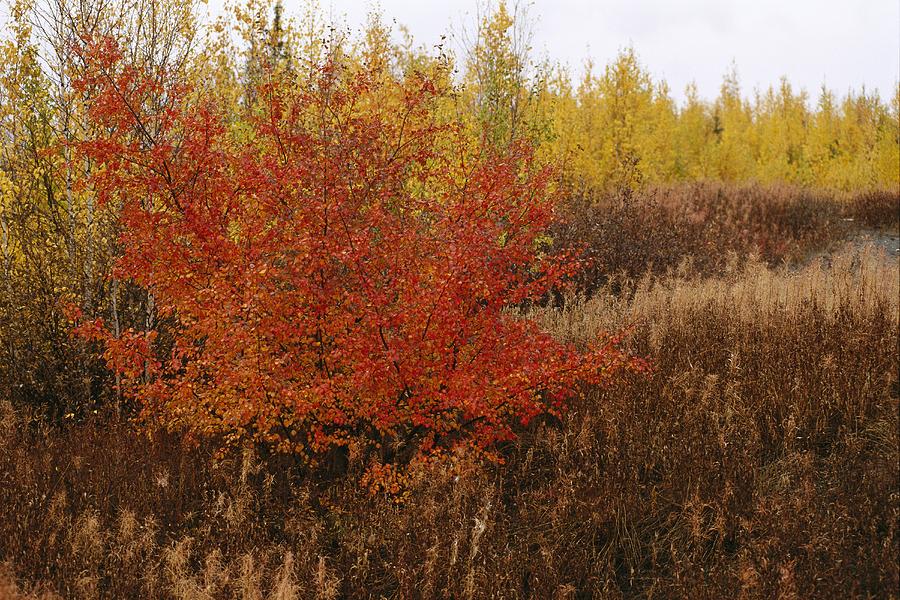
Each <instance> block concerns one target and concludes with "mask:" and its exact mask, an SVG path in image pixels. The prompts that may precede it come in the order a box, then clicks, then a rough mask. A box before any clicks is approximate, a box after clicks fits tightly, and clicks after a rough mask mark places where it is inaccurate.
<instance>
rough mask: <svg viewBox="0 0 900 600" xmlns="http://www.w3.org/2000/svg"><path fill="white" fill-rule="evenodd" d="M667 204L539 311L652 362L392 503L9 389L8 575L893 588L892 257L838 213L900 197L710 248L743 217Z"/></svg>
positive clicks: (609, 588) (433, 589)
mask: <svg viewBox="0 0 900 600" xmlns="http://www.w3.org/2000/svg"><path fill="white" fill-rule="evenodd" d="M679 193H682V192H679ZM741 193H742V194H744V195H745V196H746V197H750V198H752V197H754V195H757V196H758V195H759V192H758V191H753V190H749V191H746V190H745V191H743V192H741ZM712 197H713V198H716V197H719V192H716V193H715V194H713V195H712ZM895 201H896V200H895V198H894V199H892V198H890V197H888V199H887V200H884V201H883V202H884V205H885V206H886V207H888V208H890V206H891V204H890V203H891V202H895ZM666 202H675V201H674V200H671V197H670V198H668V199H667V198H662V199H660V198H659V197H657V199H656V200H654V204H653V206H655V207H656V208H655V209H654V210H656V211H658V212H657V213H655V216H653V215H651V216H653V218H658V219H660V222H661V223H662V224H663V225H664V224H665V223H666V220H665V219H667V218H670V219H671V222H672V223H674V224H675V226H674V228H673V229H670V230H666V229H664V228H662V227H660V228H657V229H655V230H651V231H649V232H648V233H647V234H646V235H644V236H643V237H642V236H635V238H634V239H635V240H636V241H635V242H634V244H633V247H634V252H635V253H637V254H638V258H631V255H630V254H627V253H624V252H623V253H620V254H619V255H618V256H619V257H620V258H621V259H622V260H623V262H621V263H620V264H619V265H617V266H618V267H620V268H617V269H612V268H608V269H607V271H608V272H609V273H617V275H615V276H614V277H613V276H610V277H607V278H605V279H603V280H602V281H600V280H598V281H595V282H591V284H590V285H585V286H583V288H584V289H589V291H590V295H584V294H582V295H580V296H568V297H565V298H561V299H560V302H556V303H548V305H547V306H545V307H536V308H532V309H530V310H529V311H528V314H527V317H528V318H534V319H537V320H538V321H539V322H540V323H541V324H542V325H543V326H545V327H546V328H547V329H549V330H550V331H552V332H553V333H554V334H555V335H557V336H560V337H562V338H565V339H569V340H573V341H576V342H578V341H582V340H587V339H588V338H590V337H591V336H592V335H593V334H594V333H596V332H598V331H604V330H606V331H616V330H622V329H625V330H627V331H628V336H627V339H626V342H625V343H626V344H627V346H628V347H629V349H630V350H631V351H633V352H634V353H635V354H637V355H640V356H643V357H646V358H647V360H648V361H649V362H650V364H651V365H652V370H651V371H650V373H649V374H641V375H637V374H635V375H629V376H628V377H627V378H625V379H620V380H618V381H616V382H615V383H612V384H610V385H608V386H607V387H604V388H598V389H592V390H588V391H587V393H586V394H585V399H584V401H582V402H580V403H579V404H578V405H577V406H572V407H571V410H570V411H569V412H568V413H567V415H566V416H565V418H564V419H563V420H562V421H561V422H553V421H550V420H546V421H544V422H542V423H540V424H533V425H532V426H531V427H529V428H528V429H526V430H523V431H522V432H521V435H520V436H519V438H518V440H517V441H516V442H515V443H511V444H509V445H508V446H506V447H503V448H501V449H500V451H501V454H502V456H503V461H502V463H500V464H496V463H489V464H486V465H485V464H476V463H475V462H472V461H469V460H463V459H459V460H457V461H455V462H452V463H444V464H441V465H440V466H439V467H435V468H434V469H432V470H431V471H428V472H423V473H420V474H419V478H418V479H417V480H415V481H414V482H413V484H412V485H411V488H410V489H409V490H408V493H407V495H405V496H403V497H402V498H400V499H399V501H398V499H396V498H387V497H373V496H371V495H369V493H368V492H367V491H366V490H364V489H361V488H360V487H359V486H358V484H357V482H356V480H355V478H354V473H355V471H354V469H356V467H355V466H354V465H351V466H350V473H349V474H347V475H344V476H335V475H333V474H332V475H329V474H328V473H317V474H309V473H304V472H303V471H302V469H300V468H299V467H297V466H296V465H292V464H288V463H286V462H285V461H284V459H279V458H277V457H266V456H262V455H260V454H258V453H256V452H253V451H250V450H247V451H245V452H244V453H243V454H240V453H239V454H235V455H230V456H226V457H225V458H222V459H217V458H214V457H213V456H212V455H211V452H209V451H207V450H206V449H205V448H203V447H201V448H199V449H192V448H184V447H182V446H181V445H180V444H179V443H178V442H177V440H176V439H175V438H174V437H171V436H166V435H161V434H160V435H156V436H153V437H152V438H151V437H148V436H146V435H145V434H142V433H140V432H138V431H136V430H135V429H134V428H133V427H132V426H131V425H129V424H128V423H127V422H118V423H116V422H113V423H110V422H108V420H106V419H103V418H99V417H98V418H96V419H93V420H91V419H88V420H86V421H84V422H81V423H77V424H72V425H68V426H57V425H47V424H45V423H43V422H42V421H41V420H40V419H39V418H37V417H36V416H33V415H29V413H28V412H27V411H24V410H14V409H13V408H12V406H11V405H10V404H9V403H4V404H3V405H2V418H0V425H2V434H0V444H2V448H0V562H2V564H3V568H2V569H3V570H2V575H0V581H2V583H0V596H3V597H9V598H56V597H65V598H97V597H104V598H156V597H161V598H254V599H255V598H278V599H287V598H366V597H372V598H381V597H385V598H416V597H422V598H430V597H435V598H592V597H594V598H633V597H652V598H671V597H684V598H722V597H743V598H775V597H778V598H850V597H855V598H876V597H877V598H892V597H893V598H896V597H897V590H898V586H900V571H898V562H897V556H898V553H900V530H898V522H900V487H898V484H900V473H898V468H900V466H898V465H900V447H898V426H900V423H898V396H900V389H898V366H900V349H898V327H900V305H898V303H900V300H898V298H900V272H898V263H897V258H896V255H894V256H891V255H890V252H889V250H890V249H889V248H888V251H887V252H886V251H885V249H884V248H883V247H872V246H868V245H863V244H860V243H853V244H847V243H842V242H839V239H840V238H841V237H845V234H846V231H843V230H841V231H837V230H838V229H839V228H840V227H844V225H841V223H844V221H842V219H844V218H854V219H859V220H865V219H871V222H869V221H866V223H867V224H868V225H869V226H879V225H880V226H882V227H888V228H891V227H894V228H895V227H896V223H892V222H891V212H890V211H889V210H884V209H882V210H883V213H884V214H883V215H882V216H878V215H876V216H873V217H865V216H863V215H862V214H860V213H859V212H857V213H855V214H857V216H855V217H847V216H846V213H841V212H840V210H838V209H834V211H836V212H834V214H830V213H827V211H826V212H823V211H825V209H822V210H818V211H814V212H813V213H811V215H809V214H808V215H807V216H805V217H804V216H802V215H801V216H800V217H798V216H796V214H795V212H792V211H794V210H795V209H797V207H796V206H795V205H794V204H792V201H791V200H790V198H788V200H785V201H783V202H782V201H780V200H779V201H778V202H777V203H775V204H765V205H762V206H760V205H756V206H751V207H750V208H749V209H748V211H749V212H750V213H752V214H754V215H756V216H753V217H752V219H756V220H759V221H762V223H763V225H765V227H766V228H767V229H766V228H763V227H762V226H760V227H759V228H758V229H757V230H756V231H755V232H754V231H748V233H747V235H746V236H745V238H744V239H746V240H749V241H747V242H746V243H744V244H743V245H741V244H739V243H738V242H733V243H732V244H731V245H730V246H727V247H717V245H718V246H722V245H724V241H723V240H726V239H732V238H733V236H729V235H728V234H727V231H726V230H727V229H728V227H731V225H729V223H738V226H740V222H739V221H740V219H738V218H737V217H733V216H732V217H727V218H725V217H722V218H718V220H716V218H714V217H710V216H709V214H711V213H712V212H713V211H712V209H710V210H709V211H708V212H707V216H706V217H704V218H705V219H709V218H713V221H711V223H712V225H709V226H705V228H703V229H702V231H704V232H706V233H705V234H693V233H691V235H693V236H694V238H689V237H687V236H688V234H689V233H690V232H691V231H699V229H697V230H691V229H690V228H689V227H688V225H687V224H688V223H690V222H691V220H690V219H691V218H694V217H691V214H692V213H691V212H689V211H688V210H687V208H686V206H687V205H686V204H685V203H684V202H681V203H680V204H678V206H679V207H680V208H679V210H678V211H676V210H673V209H671V208H666V206H667V205H666ZM723 203H724V204H727V205H728V206H738V203H737V202H733V201H724V200H723ZM716 206H718V205H716ZM773 206H774V208H773ZM822 206H831V205H826V204H823V205H822ZM844 206H845V209H842V210H850V209H846V206H847V205H844ZM862 206H865V207H866V208H867V209H870V210H871V211H872V212H876V209H874V208H871V207H872V202H869V203H868V204H862ZM832 208H833V207H832ZM695 209H696V206H694V207H692V208H691V210H695ZM776 209H777V210H776ZM628 210H632V209H629V208H627V207H626V208H623V209H622V210H621V211H620V212H618V213H615V212H612V213H609V214H610V215H611V216H610V218H611V219H613V218H616V219H619V220H618V221H616V225H615V228H613V226H611V225H609V224H607V225H606V229H605V231H606V235H603V230H599V231H598V232H597V234H596V235H597V237H596V239H597V240H605V241H607V242H608V241H610V240H612V242H611V243H613V244H615V243H618V241H617V239H618V238H616V237H615V235H616V232H622V231H625V232H627V231H628V227H633V228H634V230H635V231H637V230H639V228H638V227H637V224H636V223H631V222H630V221H628V219H629V218H633V219H637V218H639V215H641V214H644V215H646V214H648V213H647V212H646V211H637V212H632V213H628V212H627V211H628ZM828 210H832V209H831V208H829V209H828ZM722 211H723V212H722V213H721V214H723V215H733V213H732V212H731V209H728V210H725V209H722ZM894 214H896V213H894ZM629 215H631V216H629ZM666 215H669V216H668V217H667V216H666ZM679 215H681V216H679ZM685 215H686V216H685ZM823 215H824V216H823ZM884 215H887V216H886V217H885V216H884ZM647 218H649V217H647ZM749 219H751V217H748V220H749ZM707 222H708V221H707ZM792 223H793V224H794V225H796V226H793V225H791V224H792ZM817 223H818V224H817ZM717 227H718V229H717ZM717 231H719V233H715V232H717ZM835 231H837V233H834V232H835ZM764 233H767V235H765V236H764V235H763V234H764ZM713 234H715V235H716V236H721V237H720V238H715V237H709V239H710V240H711V241H710V242H709V244H708V245H703V246H697V245H696V244H699V243H700V242H702V241H703V238H702V237H701V239H700V240H699V241H698V240H697V239H696V237H697V236H698V235H699V236H702V235H707V236H712V235H713ZM622 235H625V234H624V233H623V234H622ZM574 237H575V236H574V234H573V238H574ZM577 237H578V238H580V239H581V240H584V241H586V242H588V243H589V245H590V244H593V246H590V247H592V248H593V249H594V251H595V254H596V255H600V256H606V257H612V256H616V254H615V253H614V252H613V251H612V250H609V248H608V247H607V246H598V245H597V244H596V243H594V242H593V240H592V238H590V237H589V235H588V234H587V233H585V232H584V231H581V232H579V233H578V234H577ZM763 238H765V239H766V240H773V241H772V242H771V243H770V244H769V245H765V244H761V243H760V239H763ZM692 239H693V242H692V241H691V240H692ZM660 240H668V242H667V243H668V244H669V245H668V246H660ZM809 240H814V242H809ZM689 243H694V244H695V245H694V246H693V247H688V246H686V245H688V244H689ZM703 243H704V244H706V242H703ZM767 249H768V250H767ZM779 249H780V250H779ZM667 252H668V253H667ZM816 252H818V253H819V254H824V257H823V258H814V259H804V258H803V257H805V256H811V255H813V254H815V253H816ZM603 253H607V254H603ZM689 255H690V256H691V257H692V258H689ZM654 256H659V257H663V258H665V259H666V260H665V261H655V260H652V259H653V257H654ZM648 257H649V258H648ZM625 259H627V260H625ZM629 261H631V262H629ZM638 261H644V264H650V263H653V265H654V267H653V268H652V269H650V270H647V269H644V270H643V271H644V272H643V273H641V272H640V271H639V270H638V269H637V267H636V266H635V265H637V264H639V262H638ZM585 281H587V280H585Z"/></svg>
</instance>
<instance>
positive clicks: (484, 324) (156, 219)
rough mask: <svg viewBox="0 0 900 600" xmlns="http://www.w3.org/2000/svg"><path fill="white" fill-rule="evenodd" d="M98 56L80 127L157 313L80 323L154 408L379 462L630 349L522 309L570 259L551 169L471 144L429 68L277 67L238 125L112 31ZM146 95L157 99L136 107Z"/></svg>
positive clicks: (471, 440) (448, 443) (527, 157)
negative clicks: (166, 77)
mask: <svg viewBox="0 0 900 600" xmlns="http://www.w3.org/2000/svg"><path fill="white" fill-rule="evenodd" d="M87 60H88V62H89V63H90V64H93V65H94V68H93V69H91V71H90V75H89V76H88V77H86V78H85V79H84V80H83V81H82V82H81V85H82V86H86V87H89V88H91V89H95V90H96V96H95V99H94V101H93V103H92V106H93V108H92V110H91V112H90V119H92V121H93V122H95V124H96V125H98V130H103V131H106V132H108V135H104V136H102V137H100V138H99V139H94V140H91V141H89V142H86V143H84V144H83V145H82V146H81V147H80V148H81V151H82V152H84V153H85V154H86V155H87V156H89V157H90V159H91V160H94V161H96V163H97V164H98V165H102V168H101V169H98V170H97V173H96V174H95V176H94V177H93V178H92V182H91V183H92V185H94V186H95V187H96V189H97V191H98V194H99V197H100V199H101V201H103V202H107V203H109V202H117V203H121V205H122V209H121V222H122V227H123V232H122V235H121V240H120V241H121V245H122V250H123V254H122V257H121V260H120V261H119V263H118V266H117V272H118V274H119V276H121V277H123V278H125V279H131V280H133V281H134V282H136V283H137V284H139V285H140V286H142V287H144V288H145V289H147V290H148V292H149V293H150V294H151V296H152V298H153V303H154V305H155V309H156V311H157V314H158V319H159V324H158V326H157V327H156V328H155V329H154V330H151V331H147V332H135V331H133V330H129V331H126V332H124V333H123V334H122V335H121V336H119V337H115V336H114V335H113V334H111V333H109V331H108V330H107V329H106V328H105V327H104V326H103V324H102V323H101V322H100V321H86V322H82V324H81V326H80V331H81V332H82V333H83V334H84V335H86V336H88V337H89V338H92V339H95V340H102V341H103V342H104V343H105V344H106V346H105V347H106V352H105V357H106V359H107V361H108V363H109V365H110V366H111V367H112V368H113V369H114V370H116V371H117V372H118V373H119V374H120V376H121V386H122V389H123V392H124V393H125V394H126V395H127V396H128V397H130V398H132V399H134V400H135V401H136V402H137V403H138V404H139V405H140V406H142V407H143V410H144V414H145V416H147V417H149V418H151V419H154V420H158V421H159V422H161V423H163V424H165V425H167V426H170V427H175V428H179V429H185V430H187V431H190V432H192V433H193V434H195V435H203V436H221V439H222V440H224V442H226V443H244V442H248V441H253V442H260V443H263V444H264V445H265V446H267V447H271V448H274V449H276V450H278V451H282V452H290V453H296V454H299V455H301V456H303V457H304V458H306V459H308V460H311V461H315V460H316V459H317V458H318V457H321V456H322V454H323V453H325V452H327V451H329V450H332V449H334V448H346V449H348V450H349V451H350V452H351V453H353V454H356V455H357V456H359V455H362V456H364V457H370V458H371V459H372V460H374V461H375V464H374V465H373V467H372V468H373V469H375V470H376V471H377V470H378V469H380V468H381V466H379V465H383V464H407V463H409V462H410V461H414V460H420V459H423V458H427V457H429V456H433V455H434V454H435V453H441V452H445V451H449V450H454V449H459V448H461V447H464V446H468V447H474V448H477V449H480V450H489V449H490V447H491V446H492V445H494V444H495V443H496V442H498V441H502V440H507V439H510V438H511V437H513V436H514V430H515V427H516V426H517V425H519V424H527V423H528V422H529V421H530V420H531V419H533V418H534V417H536V416H538V415H541V414H544V413H551V414H552V413H557V412H558V411H559V410H560V409H561V408H562V407H563V405H564V403H565V402H566V400H568V399H570V398H571V397H572V396H573V395H574V394H575V393H576V392H577V389H578V385H579V383H582V382H592V383H595V382H598V381H600V380H602V379H604V378H605V377H606V376H607V375H608V374H609V373H610V372H611V371H613V370H614V369H617V368H620V367H624V366H631V367H635V366H638V365H637V363H636V362H634V361H632V360H631V359H628V358H627V357H626V356H625V355H624V354H623V353H622V352H620V351H619V350H617V349H616V347H615V345H614V340H612V339H606V340H601V341H600V342H598V344H597V345H596V346H595V347H593V348H591V349H588V350H587V351H584V352H579V351H576V349H575V348H574V347H572V346H570V345H566V344H563V343H561V342H559V341H556V340H554V339H553V338H551V337H550V336H549V335H548V334H546V333H544V332H542V331H540V330H539V329H538V328H537V326H536V325H535V324H534V323H533V322H532V321H530V320H526V319H523V318H521V317H520V316H518V315H517V314H516V310H515V307H516V306H519V305H521V304H522V303H523V302H526V301H528V300H529V299H534V298H537V297H539V296H541V295H542V294H544V293H545V292H546V291H547V289H548V288H549V287H550V286H554V285H556V284H558V283H559V281H560V279H561V278H562V277H564V276H565V275H567V274H571V273H572V271H573V269H574V268H575V267H576V266H577V265H576V264H575V263H574V262H573V261H571V260H568V259H566V258H565V257H562V258H560V257H556V258H550V257H549V255H548V254H547V253H545V250H546V245H547V239H546V237H545V235H544V232H545V230H546V228H547V226H548V224H549V223H550V221H551V219H552V217H553V206H554V198H553V194H552V193H551V190H550V189H549V186H550V183H551V180H550V177H551V172H550V171H549V170H547V169H545V168H541V167H540V166H539V165H537V164H535V161H534V160H533V159H532V155H531V151H530V149H529V148H528V146H527V145H524V144H512V145H511V146H510V147H509V148H508V149H507V150H504V151H498V150H496V149H492V150H484V151H481V150H479V149H477V148H474V149H473V148H471V147H470V145H467V144H466V143H465V142H464V140H463V138H462V135H463V134H462V132H461V131H460V128H459V127H458V126H456V125H455V124H453V123H452V122H450V123H441V122H440V121H439V119H438V118H437V117H436V116H435V113H434V111H433V110H432V108H433V105H434V101H435V99H436V98H437V97H439V96H440V95H442V94H446V93H447V90H441V89H439V88H438V87H436V85H435V83H433V82H432V81H431V80H430V79H429V78H426V77H425V76H423V75H421V74H417V75H410V76H407V77H404V78H394V77H387V76H385V74H384V73H383V72H376V71H375V70H373V69H366V68H349V67H344V66H342V65H341V64H340V63H339V61H336V60H329V61H328V62H326V63H324V64H322V65H321V66H320V67H319V68H317V69H316V70H315V71H314V72H312V73H311V74H310V76H309V78H308V80H304V82H303V83H302V84H297V83H296V81H289V80H288V78H278V77H274V76H273V77H269V78H268V81H266V82H265V83H263V84H261V85H260V88H259V90H258V97H259V98H260V99H261V102H260V105H259V107H258V108H257V109H256V110H255V112H254V114H253V115H252V117H251V118H249V119H248V123H249V125H248V126H247V127H245V128H243V129H241V130H238V131H235V130H231V129H229V126H228V123H227V117H226V116H225V114H223V112H221V111H220V110H219V109H218V108H217V106H216V103H215V101H214V100H204V101H199V100H196V98H195V96H192V95H191V93H190V91H189V90H188V89H186V88H179V87H177V86H171V87H164V86H163V85H161V84H160V83H159V82H160V81H161V80H162V79H161V78H160V77H158V76H157V77H153V76H151V75H150V74H148V73H144V72H141V71H139V70H136V69H133V68H131V67H129V66H128V65H127V64H125V63H124V62H123V61H122V60H121V58H120V57H119V55H118V53H117V50H116V47H115V45H114V44H111V43H109V42H106V41H104V42H101V43H98V44H92V45H91V46H90V49H89V50H88V54H87ZM148 94H154V95H164V96H165V97H166V98H169V99H170V100H171V101H170V102H169V103H168V106H169V108H167V109H166V110H164V111H160V112H159V113H156V114H146V112H145V111H144V110H143V107H144V106H145V105H146V101H145V100H146V96H147V95H148ZM157 336H158V337H157Z"/></svg>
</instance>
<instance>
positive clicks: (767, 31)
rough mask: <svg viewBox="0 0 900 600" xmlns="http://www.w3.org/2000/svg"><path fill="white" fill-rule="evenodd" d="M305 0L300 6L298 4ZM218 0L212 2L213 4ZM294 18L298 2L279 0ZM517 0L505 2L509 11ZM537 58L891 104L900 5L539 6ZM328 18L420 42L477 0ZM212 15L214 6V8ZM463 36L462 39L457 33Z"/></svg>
mask: <svg viewBox="0 0 900 600" xmlns="http://www.w3.org/2000/svg"><path fill="white" fill-rule="evenodd" d="M300 1H302V0H300ZM217 3H218V2H217V1H216V0H212V2H211V8H213V7H214V6H215V5H216V4H217ZM283 3H284V7H285V12H287V13H288V14H296V13H297V12H299V6H301V4H300V2H299V1H298V0H283ZM514 4H515V0H508V5H509V6H510V7H512V5H514ZM526 4H528V5H529V6H530V8H529V13H530V15H531V16H532V18H533V20H534V40H533V46H534V50H535V52H536V54H537V55H539V56H541V55H545V56H549V57H550V58H551V59H553V60H557V61H560V62H563V63H567V64H569V65H570V66H571V67H572V68H573V69H574V70H575V72H576V73H580V71H581V66H582V64H583V63H584V60H585V58H587V57H588V56H590V57H592V58H593V59H594V61H595V63H596V64H598V65H599V66H601V67H602V66H603V65H605V64H607V63H608V62H609V61H610V60H611V59H612V58H613V57H614V56H615V55H616V53H617V51H618V50H619V49H620V48H622V47H623V46H627V45H633V46H634V48H635V50H636V51H637V53H638V56H639V57H640V59H641V61H642V63H643V64H644V66H645V67H647V68H648V69H649V70H650V72H651V73H652V74H653V76H654V78H659V77H662V78H665V79H666V81H668V83H669V86H670V87H671V88H672V93H673V95H674V96H675V97H676V98H677V99H679V100H680V99H682V98H683V92H684V88H685V86H686V85H687V84H688V83H690V82H691V81H695V82H696V83H697V86H698V89H699V91H700V95H701V96H702V97H704V98H713V97H715V96H716V95H717V93H718V90H719V86H720V84H721V82H722V76H723V74H724V73H725V72H726V71H727V70H728V69H729V67H730V65H731V63H732V61H734V62H735V63H736V65H737V70H738V75H739V79H740V81H741V85H742V88H743V90H744V93H745V94H750V93H752V91H753V89H754V88H757V87H759V88H766V87H768V86H769V85H770V84H775V83H777V82H778V79H779V78H780V77H781V76H782V75H785V76H787V77H788V79H789V81H790V82H791V83H792V84H793V85H795V86H797V87H802V88H805V89H806V90H807V91H808V92H810V94H811V95H812V96H813V98H815V97H817V96H818V89H819V87H820V86H821V85H822V83H823V82H824V83H826V84H827V85H828V87H829V88H831V89H833V90H835V91H836V92H838V93H840V94H843V93H844V92H846V91H847V90H848V89H850V88H853V89H855V90H859V89H860V88H861V87H862V86H863V85H865V86H866V89H867V90H870V91H871V90H872V89H877V90H878V91H879V92H880V94H881V96H882V98H884V99H888V98H890V97H891V96H892V95H893V94H892V90H893V89H895V86H896V85H897V82H898V80H900V0H533V1H532V2H526ZM319 5H320V6H321V8H322V9H323V10H324V11H325V13H326V14H330V15H332V16H333V17H335V18H336V19H337V20H345V21H346V24H347V25H349V26H350V27H351V28H353V29H354V30H356V29H358V28H360V27H361V26H362V25H363V24H364V23H365V20H366V15H367V14H368V13H369V12H370V11H371V10H372V9H373V7H378V8H380V10H381V12H382V14H383V15H384V17H385V21H386V22H388V23H390V22H392V21H393V20H395V21H396V22H397V23H400V24H404V25H406V26H407V27H408V28H409V29H410V31H411V33H412V34H413V36H414V38H415V40H416V42H417V43H418V44H424V45H426V46H431V45H433V44H436V43H438V42H439V40H440V36H441V34H443V33H453V32H456V33H457V34H458V33H459V32H460V31H461V29H462V28H463V27H467V28H468V29H469V30H471V29H472V27H473V26H474V23H475V15H476V12H477V10H476V9H477V6H478V0H444V1H436V0H319ZM213 10H214V9H213ZM457 37H458V36H457Z"/></svg>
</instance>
